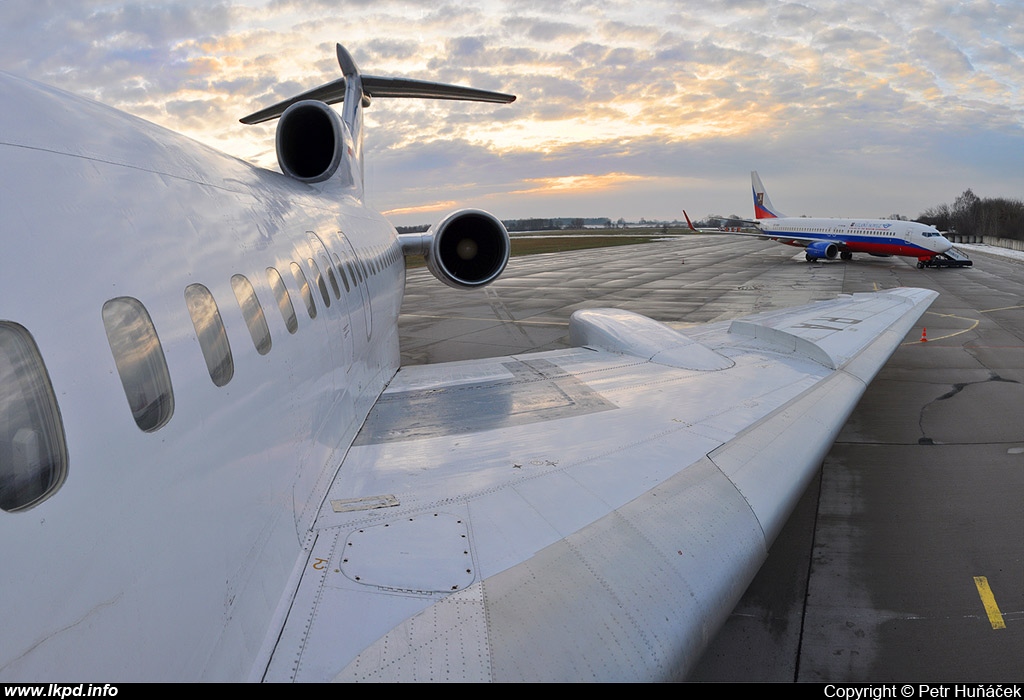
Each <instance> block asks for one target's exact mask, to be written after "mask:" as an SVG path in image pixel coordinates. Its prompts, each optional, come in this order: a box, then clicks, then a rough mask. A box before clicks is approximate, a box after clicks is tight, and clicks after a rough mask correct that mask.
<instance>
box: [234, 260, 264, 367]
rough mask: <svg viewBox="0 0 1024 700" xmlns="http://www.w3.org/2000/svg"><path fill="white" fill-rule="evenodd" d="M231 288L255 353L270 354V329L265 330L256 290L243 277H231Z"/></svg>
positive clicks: (261, 308)
mask: <svg viewBox="0 0 1024 700" xmlns="http://www.w3.org/2000/svg"><path fill="white" fill-rule="evenodd" d="M231 288H232V289H233V290H235V299H238V306H239V308H240V309H242V316H243V317H244V318H245V325H247V326H248V327H249V335H251V336H252V344H253V345H255V346H256V352H258V353H259V354H261V355H266V354H267V353H268V352H270V345H271V340H270V329H269V328H267V319H266V318H265V317H264V316H263V307H262V306H260V300H259V299H257V298H256V290H255V289H253V288H252V283H251V282H250V281H249V280H248V278H247V277H246V276H245V275H233V276H232V277H231Z"/></svg>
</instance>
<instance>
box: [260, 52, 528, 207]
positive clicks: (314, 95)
mask: <svg viewBox="0 0 1024 700" xmlns="http://www.w3.org/2000/svg"><path fill="white" fill-rule="evenodd" d="M338 65H339V66H340V67H341V74H342V77H341V78H338V79H337V80H333V81H331V82H329V83H326V84H324V85H321V86H320V87H316V88H313V89H312V90H307V91H306V92H303V93H301V94H299V95H296V96H295V97H291V98H289V99H287V100H284V101H282V102H278V103H277V104H274V105H271V106H270V107H266V108H265V109H261V110H259V111H258V112H254V113H252V114H250V115H249V116H247V117H243V118H242V119H241V120H240V121H241V122H242V123H243V124H259V123H260V122H265V121H269V120H271V119H276V118H280V121H279V122H278V126H277V159H278V163H280V165H281V169H282V170H283V171H284V172H285V174H286V175H290V176H292V177H294V178H296V179H299V180H302V181H304V182H310V183H315V182H324V181H326V180H330V179H331V178H335V177H336V178H337V179H338V180H339V182H340V183H341V184H342V186H344V187H346V188H348V189H351V190H353V192H352V194H354V196H356V197H357V198H358V199H362V197H363V113H362V110H363V109H365V108H366V107H369V106H370V100H371V98H374V97H420V98H434V99H440V100H468V101H474V102H493V103H498V104H507V103H509V102H512V101H514V100H515V99H516V97H515V95H507V94H505V93H501V92H491V91H489V90H477V89H475V88H469V87H463V86H461V85H448V84H445V83H434V82H429V81H425V80H410V79H405V78H382V77H379V76H375V75H363V74H361V73H360V72H359V67H358V66H356V62H355V61H354V60H353V59H352V55H351V54H350V53H349V52H348V51H347V50H346V49H345V47H344V46H342V45H341V44H338ZM337 102H344V103H345V104H344V107H343V109H342V114H341V116H340V117H339V116H338V114H337V112H335V111H334V110H332V109H330V108H329V107H328V106H327V105H331V104H335V103H337Z"/></svg>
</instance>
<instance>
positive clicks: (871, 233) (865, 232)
mask: <svg viewBox="0 0 1024 700" xmlns="http://www.w3.org/2000/svg"><path fill="white" fill-rule="evenodd" d="M790 233H836V234H842V233H855V234H858V235H862V236H865V235H866V236H890V235H892V232H891V231H875V230H872V229H845V228H842V229H839V228H835V229H833V228H801V227H799V226H796V227H794V228H793V229H792V231H790ZM927 235H929V234H927V233H926V234H925V236H927ZM931 235H938V234H931Z"/></svg>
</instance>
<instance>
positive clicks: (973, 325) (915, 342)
mask: <svg viewBox="0 0 1024 700" xmlns="http://www.w3.org/2000/svg"><path fill="white" fill-rule="evenodd" d="M925 313H927V314H931V315H932V316H940V317H942V318H957V319H960V320H961V321H972V323H971V325H970V326H969V327H967V328H964V329H963V330H962V331H956V332H955V333H950V334H949V335H940V336H938V337H937V338H929V339H928V342H932V341H934V340H945V339H946V338H952V337H953V336H957V335H960V334H962V333H967V332H968V331H973V330H974V329H975V328H977V327H978V324H979V323H981V319H978V318H964V317H963V316H955V315H953V314H940V313H936V312H934V311H926V312H925ZM922 342H924V341H921V340H912V341H910V342H909V343H903V345H920V344H921V343H922Z"/></svg>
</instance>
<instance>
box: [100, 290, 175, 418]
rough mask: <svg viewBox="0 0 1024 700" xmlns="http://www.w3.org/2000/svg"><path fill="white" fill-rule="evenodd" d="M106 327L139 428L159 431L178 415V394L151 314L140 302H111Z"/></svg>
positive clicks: (121, 299)
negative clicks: (173, 387)
mask: <svg viewBox="0 0 1024 700" xmlns="http://www.w3.org/2000/svg"><path fill="white" fill-rule="evenodd" d="M103 327H104V328H105V329H106V331H107V342H108V343H110V352H111V353H113V355H114V364H115V365H117V373H118V375H120V377H121V386H122V387H123V388H124V395H125V398H127V399H128V406H129V408H131V410H132V417H133V418H134V419H135V424H136V425H137V426H139V429H140V430H142V431H143V432H146V433H152V432H154V431H156V430H159V429H160V428H162V427H163V426H164V425H166V423H167V421H169V420H170V419H171V414H173V413H174V391H173V390H172V389H171V375H170V374H169V373H168V372H167V360H166V359H164V351H163V348H162V347H161V345H160V339H159V338H158V337H157V335H156V329H155V328H154V327H153V321H152V319H150V317H149V312H148V311H146V307H144V306H143V305H142V302H140V301H139V300H138V299H133V298H132V297H118V298H116V299H111V300H109V301H108V302H107V303H105V304H104V305H103Z"/></svg>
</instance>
